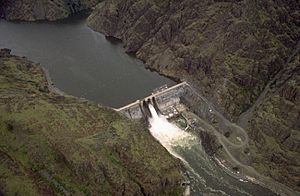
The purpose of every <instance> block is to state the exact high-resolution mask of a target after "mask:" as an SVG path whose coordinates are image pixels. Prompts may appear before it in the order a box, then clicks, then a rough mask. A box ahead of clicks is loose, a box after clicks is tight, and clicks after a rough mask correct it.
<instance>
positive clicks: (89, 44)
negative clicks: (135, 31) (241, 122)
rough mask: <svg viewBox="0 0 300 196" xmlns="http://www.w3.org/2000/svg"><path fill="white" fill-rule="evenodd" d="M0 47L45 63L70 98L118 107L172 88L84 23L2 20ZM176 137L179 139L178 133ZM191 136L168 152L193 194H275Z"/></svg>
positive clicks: (76, 20) (166, 80)
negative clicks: (231, 171)
mask: <svg viewBox="0 0 300 196" xmlns="http://www.w3.org/2000/svg"><path fill="white" fill-rule="evenodd" d="M0 48H9V49H12V53H13V54H16V55H20V56H26V57H27V58H28V59H30V60H32V61H34V62H39V63H41V64H42V65H43V66H45V67H46V68H47V69H48V70H49V73H50V76H51V78H52V80H53V82H54V83H55V85H56V86H57V87H58V88H59V89H61V90H63V91H64V92H66V93H67V94H70V95H73V96H77V97H83V98H86V99H89V100H92V101H95V102H98V103H102V104H104V105H107V106H111V107H115V108H117V107H121V106H123V105H126V104H128V103H130V102H133V101H135V100H137V99H140V98H143V97H145V96H146V95H149V94H150V93H151V91H152V90H153V89H154V88H157V87H159V86H161V85H164V84H168V85H173V84H174V82H173V81H171V80H170V79H168V78H165V77H163V76H160V75H159V74H157V73H154V72H150V71H148V70H146V69H145V68H144V65H143V63H142V62H141V61H139V60H137V59H135V58H133V57H131V56H129V55H127V54H126V53H125V52H124V50H123V48H122V45H121V43H118V42H111V41H108V40H107V39H106V38H105V36H104V35H102V34H100V33H97V32H94V31H93V30H91V29H90V28H88V27H87V26H86V23H85V20H84V19H83V18H76V17H75V18H72V19H68V20H64V21H61V22H55V23H54V22H51V23H46V22H45V23H40V22H39V23H24V22H17V23H11V22H7V21H3V20H1V21H0ZM156 131H157V132H159V131H162V130H152V134H153V132H154V133H156ZM174 133H180V134H181V132H180V131H179V130H177V129H175V130H174ZM183 134H184V135H185V134H188V133H183ZM154 137H155V135H154ZM189 137H191V138H192V139H191V140H189V142H188V143H186V140H181V138H180V137H179V140H176V143H174V144H172V145H170V146H169V147H166V146H165V147H166V148H167V149H168V148H169V149H168V150H169V151H172V152H173V155H176V156H177V157H178V158H180V159H182V160H183V162H184V164H185V166H186V167H187V172H188V174H189V176H190V181H191V194H192V195H275V194H274V193H272V192H271V191H269V190H268V189H265V188H263V187H260V186H258V185H255V184H253V183H244V182H240V181H238V180H237V179H234V178H232V177H231V176H229V175H228V174H226V173H225V172H224V171H223V170H222V169H221V168H220V167H219V166H217V165H216V164H215V163H214V162H213V161H212V160H211V159H210V158H209V157H208V156H207V155H206V154H205V153H204V150H203V149H202V148H201V144H200V143H199V142H198V140H197V139H196V138H195V136H192V135H190V134H189ZM156 138H157V139H158V140H164V138H161V139H159V137H156ZM160 142H161V143H162V141H160ZM172 152H171V153H172Z"/></svg>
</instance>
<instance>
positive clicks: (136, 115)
mask: <svg viewBox="0 0 300 196" xmlns="http://www.w3.org/2000/svg"><path fill="white" fill-rule="evenodd" d="M188 86H189V85H188V84H187V83H186V82H181V83H179V84H176V85H174V86H172V87H167V86H166V85H165V86H162V87H159V88H157V89H154V91H153V92H152V94H151V95H150V96H148V97H145V98H143V99H142V100H137V101H135V102H133V103H130V104H128V105H126V106H123V107H121V108H118V109H116V111H118V112H120V113H122V114H124V115H125V116H127V117H128V118H131V119H140V118H144V117H149V116H151V113H150V110H149V107H148V105H149V103H151V104H152V105H153V106H154V107H155V109H156V111H158V112H160V113H162V114H163V115H165V116H166V117H167V118H170V117H173V116H175V115H177V114H179V111H178V108H177V106H178V105H179V104H180V98H181V97H182V96H183V95H185V94H186V93H187V89H188ZM179 110H180V109H179Z"/></svg>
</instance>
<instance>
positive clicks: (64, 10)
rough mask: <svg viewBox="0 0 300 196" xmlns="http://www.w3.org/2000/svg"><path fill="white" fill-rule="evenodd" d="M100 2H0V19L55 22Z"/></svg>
mask: <svg viewBox="0 0 300 196" xmlns="http://www.w3.org/2000/svg"><path fill="white" fill-rule="evenodd" d="M100 1H101V0H38V1H33V0H0V18H1V17H2V18H5V19H7V20H25V21H36V20H50V21H53V20H57V19H62V18H66V17H68V16H69V15H71V14H74V13H76V12H79V11H82V10H86V9H89V8H92V7H93V6H95V5H96V4H97V3H98V2H100Z"/></svg>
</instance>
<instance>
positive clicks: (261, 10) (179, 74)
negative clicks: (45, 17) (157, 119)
mask: <svg viewBox="0 0 300 196" xmlns="http://www.w3.org/2000/svg"><path fill="white" fill-rule="evenodd" d="M299 10H300V5H299V1H296V0H290V1H275V2H274V1H271V0H266V1H253V0H240V1H234V0H232V1H225V0H224V1H222V0H218V1H209V0H207V1H198V0H183V1H177V0H166V1H156V0H150V1H146V0H106V1H104V2H102V3H100V4H98V5H97V7H96V10H95V11H94V12H93V13H92V14H91V16H90V17H89V18H88V23H89V26H90V27H91V28H93V29H94V30H96V31H99V32H102V33H104V34H105V35H107V36H113V37H116V38H119V39H121V40H122V41H123V43H124V47H125V48H126V50H127V52H130V53H134V54H136V56H137V57H138V58H140V59H142V60H143V61H144V62H145V63H146V65H147V66H148V67H149V68H151V69H155V70H157V71H158V72H160V73H161V74H165V75H168V76H170V77H175V78H177V79H181V80H187V81H188V82H189V83H191V84H193V86H194V87H195V88H196V89H197V91H198V92H199V93H201V94H203V95H204V96H205V97H206V98H207V99H208V100H209V101H210V102H211V103H212V104H213V105H214V106H215V107H216V108H217V109H218V110H219V111H220V112H221V113H222V114H223V115H224V116H226V117H227V118H228V119H229V120H231V121H233V122H236V123H238V124H239V125H240V126H242V127H243V128H244V129H245V130H246V131H247V133H248V134H249V139H250V154H251V162H250V163H249V164H250V165H251V166H252V167H254V168H255V169H256V170H257V171H259V172H260V173H262V174H264V175H266V176H270V177H272V178H273V179H275V180H277V181H279V182H282V183H285V184H286V185H288V186H289V187H291V188H293V189H294V190H298V191H300V181H299V179H300V165H299V163H300V123H299V119H300V65H299V58H300V56H299V43H298V42H299V39H300V37H299V35H300V27H299V16H300V15H299ZM297 43H298V46H297ZM194 105H197V103H195V104H194ZM198 105H199V104H198ZM194 110H197V108H194Z"/></svg>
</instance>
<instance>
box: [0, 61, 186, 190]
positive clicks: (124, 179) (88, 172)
mask: <svg viewBox="0 0 300 196" xmlns="http://www.w3.org/2000/svg"><path fill="white" fill-rule="evenodd" d="M179 167H180V165H179V162H178V161H175V160H174V159H173V158H172V157H171V156H170V155H169V154H168V153H167V151H166V150H165V149H164V148H163V147H161V146H160V145H159V143H158V142H156V141H154V140H153V138H152V137H151V135H150V134H149V132H148V131H147V130H146V129H145V127H144V126H142V125H141V124H140V123H138V122H130V121H128V120H127V119H125V118H123V117H122V116H120V115H119V114H117V113H116V112H114V111H113V110H111V109H109V108H105V107H102V106H98V105H95V104H93V103H91V102H88V101H85V100H78V99H76V98H73V97H62V96H58V95H56V94H53V93H49V92H47V87H46V81H45V79H44V76H43V75H42V72H41V69H40V67H38V66H37V65H34V64H33V63H32V62H29V61H27V60H25V59H23V58H19V57H15V56H10V55H8V56H6V57H1V55H0V190H1V191H2V192H3V193H5V194H7V195H14V194H21V195H41V194H43V195H47V194H51V195H52V194H54V193H55V194H58V193H60V194H62V193H63V194H74V195H78V194H80V195H81V194H92V195H95V194H96V195H106V194H108V195H110V194H113V193H125V194H129V195H131V194H139V195H140V194H143V193H150V192H156V193H165V194H167V193H170V192H173V193H174V194H176V193H179V192H180V191H181V190H180V188H178V187H179V183H180V180H181V175H180V172H179ZM1 191H0V193H1Z"/></svg>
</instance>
